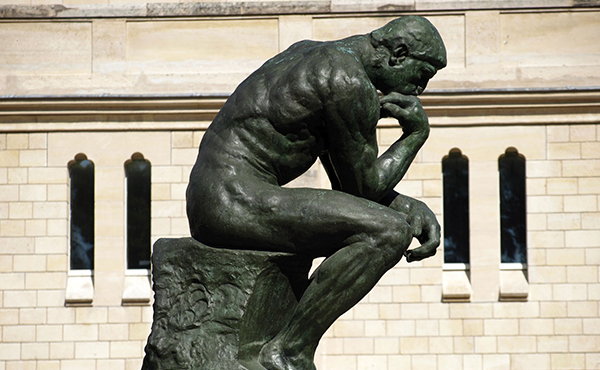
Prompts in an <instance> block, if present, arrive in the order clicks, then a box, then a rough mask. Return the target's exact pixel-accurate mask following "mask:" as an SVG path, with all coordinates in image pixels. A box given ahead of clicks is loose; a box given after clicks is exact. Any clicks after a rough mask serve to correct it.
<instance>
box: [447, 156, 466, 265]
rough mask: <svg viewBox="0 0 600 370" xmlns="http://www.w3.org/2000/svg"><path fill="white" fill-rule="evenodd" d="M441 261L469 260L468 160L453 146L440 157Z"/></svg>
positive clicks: (464, 261) (456, 261)
mask: <svg viewBox="0 0 600 370" xmlns="http://www.w3.org/2000/svg"><path fill="white" fill-rule="evenodd" d="M442 173H443V187H444V192H443V196H444V262H445V263H465V264H466V263H469V160H468V159H467V157H465V156H464V155H462V153H461V151H460V150H459V149H457V148H454V149H452V150H450V152H449V154H448V155H447V156H446V157H444V159H442Z"/></svg>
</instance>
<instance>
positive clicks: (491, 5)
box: [0, 0, 600, 19]
mask: <svg viewBox="0 0 600 370" xmlns="http://www.w3.org/2000/svg"><path fill="white" fill-rule="evenodd" d="M598 6H600V0H552V1H546V0H535V1H524V0H488V1H474V0H454V1H445V0H399V1H394V2H391V1H386V0H375V1H368V0H358V1H350V0H326V1H260V0H259V1H244V2H197V3H161V2H149V3H145V4H110V5H108V4H94V5H63V4H53V5H16V4H14V5H13V4H8V5H0V19H52V18H59V19H61V18H62V19H64V18H161V17H203V16H257V15H288V14H313V15H319V14H336V13H337V14H343V13H397V12H413V11H417V12H427V11H436V12H437V11H466V10H507V11H510V10H523V9H528V10H530V11H535V10H536V9H540V10H544V9H552V8H589V7H598Z"/></svg>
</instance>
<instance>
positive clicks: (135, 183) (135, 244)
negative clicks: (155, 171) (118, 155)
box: [125, 153, 151, 269]
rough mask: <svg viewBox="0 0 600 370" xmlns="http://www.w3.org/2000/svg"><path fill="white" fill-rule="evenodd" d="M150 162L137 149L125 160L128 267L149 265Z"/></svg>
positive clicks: (144, 267) (145, 267)
mask: <svg viewBox="0 0 600 370" xmlns="http://www.w3.org/2000/svg"><path fill="white" fill-rule="evenodd" d="M150 171H151V166H150V162H148V161H147V160H146V159H144V156H143V155H142V154H140V153H135V154H133V155H132V156H131V159H130V160H128V161H127V162H125V176H126V177H127V268H128V269H149V268H150V174H151V172H150Z"/></svg>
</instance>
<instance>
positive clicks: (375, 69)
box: [366, 16, 446, 95]
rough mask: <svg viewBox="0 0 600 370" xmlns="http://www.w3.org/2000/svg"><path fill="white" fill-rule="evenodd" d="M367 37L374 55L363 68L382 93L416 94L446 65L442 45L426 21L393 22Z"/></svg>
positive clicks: (403, 18)
mask: <svg viewBox="0 0 600 370" xmlns="http://www.w3.org/2000/svg"><path fill="white" fill-rule="evenodd" d="M370 37H371V43H372V45H373V46H374V47H375V50H376V52H375V55H374V59H373V61H372V64H371V65H369V66H366V68H367V72H368V74H369V76H370V77H371V79H372V81H373V84H374V85H375V87H376V88H377V89H379V90H381V91H382V92H383V93H384V94H388V93H390V92H392V91H396V92H399V93H401V94H405V95H419V94H420V93H422V92H423V90H425V87H426V86H427V82H428V81H429V79H430V78H431V77H433V75H435V73H436V72H437V71H438V70H440V69H442V68H444V67H445V66H446V48H445V47H444V42H443V41H442V38H441V36H440V34H439V33H438V31H437V30H436V29H435V27H434V26H433V25H432V24H431V23H430V22H429V21H428V20H427V19H425V18H422V17H418V16H407V17H401V18H398V19H395V20H393V21H391V22H389V23H388V24H386V25H385V26H383V27H381V28H379V29H377V30H375V31H373V32H371V34H370Z"/></svg>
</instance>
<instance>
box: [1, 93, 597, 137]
mask: <svg viewBox="0 0 600 370" xmlns="http://www.w3.org/2000/svg"><path fill="white" fill-rule="evenodd" d="M227 97H228V94H213V95H165V96H143V95H137V96H127V95H121V96H111V95H105V96H74V95H73V96H64V97H59V96H52V97H44V96H36V97H24V96H21V97H19V96H5V97H0V123H1V125H0V132H31V131H49V132H57V131H105V130H111V131H120V130H144V131H152V130H158V131H162V130H204V129H206V128H207V127H208V125H209V124H210V122H211V121H212V120H213V119H214V117H215V116H216V115H217V113H218V112H219V110H220V109H221V107H222V106H223V104H224V103H225V101H226V100H227ZM421 100H422V102H423V106H424V108H425V111H426V112H427V114H428V116H429V118H430V124H431V126H432V127H450V126H485V125H492V126H499V125H562V124H591V123H598V122H600V88H598V87H596V88H591V87H590V88H579V89H575V88H570V89H524V90H516V89H515V90H479V91H476V90H468V91H458V90H453V91H443V90H437V91H431V92H426V93H424V94H423V95H421ZM379 127H397V123H396V122H395V121H394V120H390V119H386V120H382V121H380V123H379Z"/></svg>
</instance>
